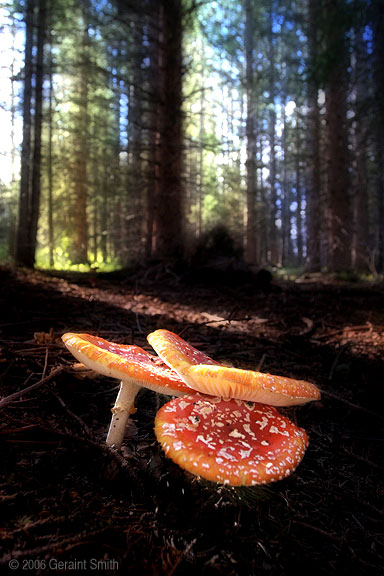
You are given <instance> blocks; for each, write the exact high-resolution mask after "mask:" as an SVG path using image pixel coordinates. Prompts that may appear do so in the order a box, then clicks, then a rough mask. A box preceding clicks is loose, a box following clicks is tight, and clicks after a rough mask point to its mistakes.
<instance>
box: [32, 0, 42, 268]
mask: <svg viewBox="0 0 384 576" xmlns="http://www.w3.org/2000/svg"><path fill="white" fill-rule="evenodd" d="M45 22H46V1H45V0H39V16H38V32H37V56H36V74H35V125H34V128H35V130H34V142H33V158H32V182H31V208H30V210H31V214H30V225H29V243H28V244H29V265H30V266H31V267H32V266H33V265H34V263H35V254H36V245H37V230H38V223H39V213H40V197H41V136H42V128H43V83H44V44H45V34H46V24H45Z"/></svg>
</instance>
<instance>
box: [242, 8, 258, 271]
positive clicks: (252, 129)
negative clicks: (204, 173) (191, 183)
mask: <svg viewBox="0 0 384 576" xmlns="http://www.w3.org/2000/svg"><path fill="white" fill-rule="evenodd" d="M244 10H245V31H244V46H245V62H246V69H245V90H246V98H247V118H246V135H247V161H246V170H247V192H246V198H247V203H246V207H247V209H246V234H245V258H246V261H247V262H248V263H250V264H257V260H258V252H259V246H258V234H257V209H256V207H257V189H256V182H257V180H256V141H257V140H256V126H255V114H256V111H255V98H254V72H253V51H254V25H253V22H254V18H253V13H252V1H251V0H244Z"/></svg>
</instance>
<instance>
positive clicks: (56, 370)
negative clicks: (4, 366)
mask: <svg viewBox="0 0 384 576" xmlns="http://www.w3.org/2000/svg"><path fill="white" fill-rule="evenodd" d="M63 369H64V368H63V366H58V367H57V368H54V369H53V370H51V372H50V374H48V376H45V378H42V379H41V380H39V381H38V382H35V384H32V385H31V386H28V387H27V388H23V389H22V390H19V391H18V392H15V393H14V394H11V395H10V396H6V397H5V398H3V399H2V400H0V409H1V408H4V407H5V406H7V405H8V404H10V403H11V402H13V401H14V400H18V399H19V398H21V397H22V396H25V394H29V393H30V392H32V391H33V390H37V389H38V388H41V386H44V384H47V383H48V382H50V381H51V380H53V378H55V377H56V376H57V375H58V374H60V373H61V372H62V371H63Z"/></svg>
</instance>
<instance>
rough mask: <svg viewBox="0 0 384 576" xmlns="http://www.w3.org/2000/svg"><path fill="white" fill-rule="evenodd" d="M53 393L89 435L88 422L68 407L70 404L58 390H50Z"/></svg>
mask: <svg viewBox="0 0 384 576" xmlns="http://www.w3.org/2000/svg"><path fill="white" fill-rule="evenodd" d="M50 392H51V394H53V396H55V398H57V400H58V401H59V402H60V404H61V406H62V407H63V408H64V410H65V411H66V413H67V414H68V415H69V416H71V418H73V419H74V420H76V422H78V423H79V424H80V426H81V428H82V429H83V430H84V432H85V433H86V434H88V436H90V435H91V431H90V429H89V428H88V426H87V425H86V423H85V422H84V421H83V420H82V419H81V418H80V416H78V415H77V414H75V413H74V412H72V410H71V409H70V408H68V406H67V405H66V403H65V402H64V400H63V399H62V398H61V396H59V395H58V394H56V392H54V391H53V390H51V391H50Z"/></svg>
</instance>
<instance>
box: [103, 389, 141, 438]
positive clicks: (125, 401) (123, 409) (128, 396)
mask: <svg viewBox="0 0 384 576" xmlns="http://www.w3.org/2000/svg"><path fill="white" fill-rule="evenodd" d="M140 388H141V386H140V385H139V384H136V383H135V382H127V381H124V380H122V381H121V382H120V389H119V393H118V395H117V398H116V402H115V405H114V407H113V408H112V419H111V423H110V425H109V430H108V435H107V441H106V442H107V446H114V447H115V448H117V449H120V448H121V445H122V443H123V438H124V432H125V428H126V426H127V422H128V418H129V415H130V414H131V412H132V408H133V405H134V402H135V398H136V396H137V393H138V391H139V390H140Z"/></svg>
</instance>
